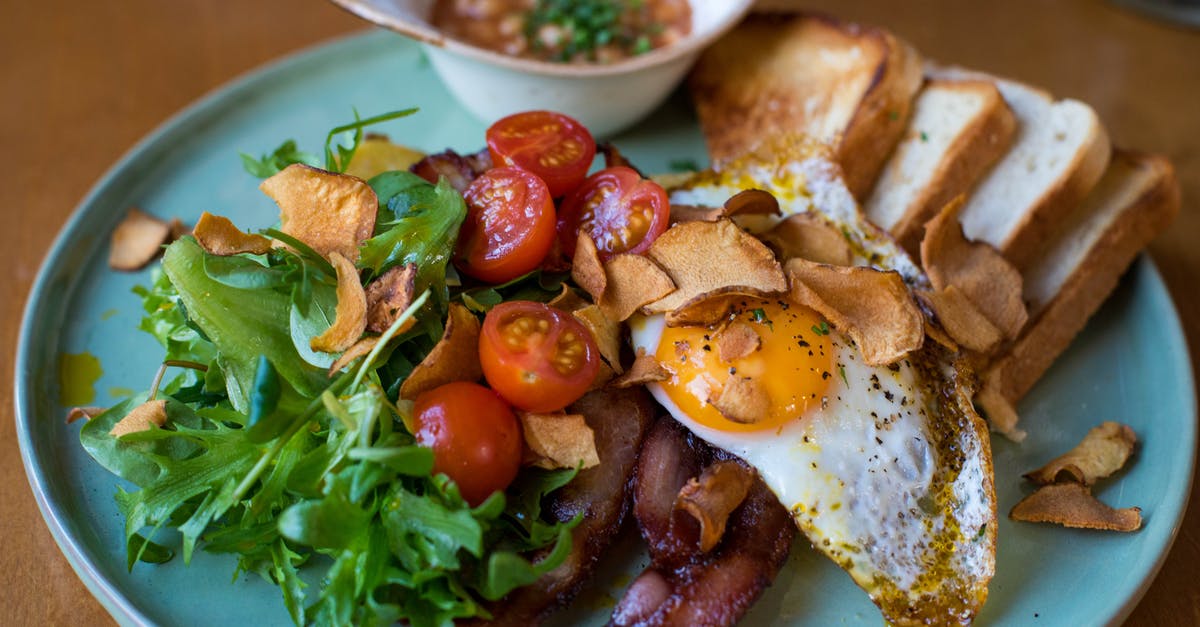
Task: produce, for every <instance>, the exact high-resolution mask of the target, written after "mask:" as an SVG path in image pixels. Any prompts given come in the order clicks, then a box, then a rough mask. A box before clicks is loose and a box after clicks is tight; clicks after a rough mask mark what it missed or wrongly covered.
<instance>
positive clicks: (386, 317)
mask: <svg viewBox="0 0 1200 627" xmlns="http://www.w3.org/2000/svg"><path fill="white" fill-rule="evenodd" d="M416 281H417V264H415V263H409V264H405V265H403V266H395V267H393V268H391V269H389V270H388V271H387V272H384V273H383V275H382V276H380V277H379V278H377V279H375V280H374V281H371V282H370V283H368V284H367V290H366V295H367V330H368V331H370V332H372V333H383V332H384V331H387V330H388V327H390V326H392V323H394V322H395V321H396V318H397V317H399V316H400V314H401V313H402V312H403V311H404V310H405V309H408V306H409V305H411V304H412V301H413V297H414V296H415V295H416V294H415V292H416ZM414 324H416V319H415V318H413V319H411V320H409V322H408V323H406V324H405V325H404V326H402V327H401V328H400V329H399V331H398V332H399V333H403V332H404V331H407V330H408V329H409V328H411V327H412V325H414Z"/></svg>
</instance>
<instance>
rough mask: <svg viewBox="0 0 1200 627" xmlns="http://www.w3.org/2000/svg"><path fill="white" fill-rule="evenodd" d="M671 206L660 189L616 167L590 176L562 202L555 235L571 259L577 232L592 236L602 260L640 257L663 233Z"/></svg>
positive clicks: (634, 173)
mask: <svg viewBox="0 0 1200 627" xmlns="http://www.w3.org/2000/svg"><path fill="white" fill-rule="evenodd" d="M670 211H671V205H670V203H669V202H668V200H667V192H666V191H665V190H663V188H662V186H660V185H659V184H658V183H655V182H654V181H651V180H649V179H643V178H642V176H641V175H640V174H638V173H637V171H635V170H633V169H631V168H626V167H623V166H617V167H613V168H605V169H603V170H600V171H599V172H596V173H595V174H593V175H591V176H589V177H588V178H587V180H585V181H584V182H583V184H582V185H580V186H579V187H578V188H577V189H576V190H575V191H574V192H573V193H572V194H571V195H570V196H567V198H566V199H564V200H563V203H562V207H561V208H560V209H559V212H558V236H559V241H560V243H561V244H562V248H563V252H564V253H566V254H568V255H574V254H575V242H576V240H577V239H578V238H579V233H580V232H584V233H587V234H588V235H591V236H592V240H594V241H595V242H596V249H597V250H598V251H599V252H600V258H601V259H602V260H607V259H608V258H610V257H612V256H613V255H616V254H618V253H640V252H644V251H645V250H646V249H647V248H650V244H652V243H654V240H655V239H658V236H659V235H662V233H663V231H665V230H667V222H669V221H670V217H671V216H670Z"/></svg>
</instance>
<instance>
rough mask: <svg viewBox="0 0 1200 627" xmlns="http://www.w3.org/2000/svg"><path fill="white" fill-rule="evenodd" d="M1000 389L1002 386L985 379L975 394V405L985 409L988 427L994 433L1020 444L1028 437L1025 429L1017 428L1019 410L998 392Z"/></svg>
mask: <svg viewBox="0 0 1200 627" xmlns="http://www.w3.org/2000/svg"><path fill="white" fill-rule="evenodd" d="M1000 389H1002V388H1001V387H1000V386H998V385H995V384H993V383H991V382H989V381H988V379H987V377H985V378H984V380H983V383H982V384H981V385H980V387H979V391H978V392H976V393H975V398H974V401H975V404H976V405H978V406H979V407H981V408H983V413H984V414H986V415H987V421H988V425H989V426H990V427H991V429H992V431H995V432H997V433H999V434H1001V435H1003V436H1004V437H1006V438H1008V439H1010V440H1012V441H1013V442H1020V441H1022V440H1024V439H1025V435H1026V434H1025V431H1024V430H1023V429H1018V428H1017V423H1018V422H1019V421H1020V416H1018V415H1017V410H1016V408H1014V407H1013V406H1012V403H1010V402H1009V401H1008V399H1007V398H1004V395H1003V394H1001V393H1000V392H998V390H1000Z"/></svg>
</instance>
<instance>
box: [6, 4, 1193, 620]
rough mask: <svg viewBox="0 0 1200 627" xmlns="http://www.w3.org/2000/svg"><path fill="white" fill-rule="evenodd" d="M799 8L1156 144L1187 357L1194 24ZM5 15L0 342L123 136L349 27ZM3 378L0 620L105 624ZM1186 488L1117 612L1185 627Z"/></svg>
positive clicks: (1163, 252)
mask: <svg viewBox="0 0 1200 627" xmlns="http://www.w3.org/2000/svg"><path fill="white" fill-rule="evenodd" d="M783 3H784V4H788V2H787V0H783ZM774 4H780V2H778V1H776V2H774ZM797 4H802V5H803V6H809V7H814V6H815V7H818V8H823V9H825V10H827V11H829V12H831V13H836V14H838V15H840V16H842V17H846V18H849V19H854V20H860V21H865V22H871V23H876V24H882V25H887V26H889V27H890V28H891V29H893V30H894V31H895V32H897V33H899V34H900V35H902V36H904V37H905V38H907V39H908V40H909V41H911V42H912V43H913V44H915V45H916V47H917V48H918V49H920V50H921V51H922V52H923V53H924V54H926V55H927V56H929V57H934V58H938V59H943V60H947V61H954V62H957V63H961V64H963V65H967V66H970V67H975V68H980V69H983V70H988V71H991V72H996V73H1000V74H1003V75H1008V76H1012V77H1016V78H1019V79H1021V80H1023V81H1026V82H1029V83H1032V84H1035V85H1041V86H1044V87H1046V88H1048V89H1050V90H1051V91H1053V92H1054V93H1055V94H1057V95H1059V96H1070V97H1074V98H1078V99H1081V100H1084V101H1086V102H1088V103H1091V104H1092V105H1093V106H1094V107H1095V108H1096V110H1097V111H1098V112H1099V114H1100V117H1101V118H1102V119H1103V120H1104V121H1105V123H1106V124H1107V126H1108V129H1109V131H1110V133H1111V135H1112V137H1113V139H1114V142H1116V143H1119V144H1120V145H1122V146H1129V147H1137V148H1141V149H1145V150H1150V151H1155V152H1162V153H1165V154H1167V155H1169V156H1170V157H1171V158H1172V159H1173V160H1174V162H1175V166H1176V167H1177V168H1178V172H1179V177H1180V180H1181V181H1182V184H1183V198H1184V205H1183V211H1182V214H1181V215H1180V216H1179V219H1178V220H1177V221H1176V223H1175V225H1174V226H1173V227H1172V228H1171V229H1170V230H1169V232H1168V233H1166V234H1164V235H1163V236H1162V237H1160V238H1159V239H1158V240H1157V241H1156V242H1155V243H1154V245H1153V246H1152V247H1151V253H1152V255H1153V257H1154V260H1155V261H1156V262H1157V263H1158V267H1159V269H1160V270H1161V272H1162V274H1163V275H1164V277H1165V278H1166V282H1167V284H1168V286H1169V288H1170V291H1171V295H1172V297H1173V298H1174V300H1175V303H1176V306H1177V307H1178V308H1179V313H1180V315H1181V316H1182V318H1183V321H1184V326H1185V328H1186V330H1187V334H1188V342H1189V347H1190V350H1191V355H1192V356H1193V364H1195V363H1196V356H1197V355H1200V289H1198V288H1200V241H1198V240H1200V31H1194V30H1187V29H1184V28H1179V27H1174V26H1170V25H1166V24H1163V23H1161V22H1156V21H1153V20H1150V19H1146V18H1143V17H1141V16H1140V15H1136V14H1132V13H1129V12H1127V11H1125V10H1123V9H1118V8H1115V7H1114V6H1113V5H1111V4H1109V3H1107V2H1097V1H1096V0H1074V1H1062V2H1049V1H1047V2H1003V3H976V2H969V3H960V2H957V1H954V0H945V1H937V2H921V3H912V4H908V3H905V4H903V5H900V4H896V3H893V2H890V1H888V0H875V1H869V0H856V1H851V2H846V1H840V2H837V1H833V0H828V1H815V2H814V1H809V2H798V3H797ZM902 7H903V8H902ZM5 13H6V15H5V19H3V20H0V59H4V61H3V62H2V63H0V120H2V121H0V146H2V150H0V215H3V216H4V218H5V219H7V220H12V222H11V223H9V224H6V225H4V226H2V227H0V251H2V252H3V253H4V254H5V255H7V257H6V258H5V259H4V260H3V261H2V262H0V264H2V265H3V267H4V270H3V272H2V275H0V276H2V277H3V282H2V283H0V308H2V310H3V317H2V323H0V325H2V330H0V332H2V335H0V345H3V346H5V347H8V348H7V349H6V350H8V351H14V350H15V345H16V337H17V329H18V325H19V322H20V318H21V311H22V306H23V303H24V301H25V298H26V296H27V294H28V291H29V288H30V286H31V284H32V281H33V278H34V275H35V273H36V271H37V268H38V266H39V264H40V263H41V260H42V257H43V255H44V254H45V252H46V250H47V248H48V247H49V245H50V243H51V241H52V238H53V237H54V236H55V233H56V232H57V231H58V229H59V228H60V227H61V226H62V224H63V223H64V222H65V221H66V219H67V217H68V215H69V214H70V213H71V211H72V209H73V208H74V207H75V205H76V203H78V202H79V200H80V199H81V198H82V197H83V195H84V194H85V193H86V192H87V190H88V189H89V188H90V187H91V186H92V184H93V183H94V182H95V181H96V180H97V178H98V177H99V176H100V175H101V174H102V173H104V172H105V170H107V169H108V167H109V166H110V165H111V164H112V163H113V162H115V161H116V160H117V159H118V158H119V157H120V156H121V155H122V154H123V153H124V152H125V151H126V150H127V149H128V148H129V147H130V146H131V145H133V143H134V142H135V141H137V140H138V139H139V138H140V137H142V136H143V135H145V134H146V133H148V132H149V131H150V130H151V129H153V128H154V127H156V126H157V125H158V124H160V123H161V122H162V121H163V120H165V119H166V118H167V117H168V116H170V115H171V114H172V113H174V112H175V111H177V110H178V109H180V108H182V107H183V106H185V105H187V104H188V103H189V102H191V101H193V100H195V99H196V98H197V97H199V96H201V95H202V94H204V93H206V92H208V91H209V90H211V89H213V88H215V87H217V86H219V85H221V84H223V83H225V82H226V81H228V80H230V79H231V78H233V77H235V76H237V75H239V74H241V73H243V72H246V71H247V70H250V69H252V68H254V67H256V66H258V65H260V64H262V63H264V62H266V61H270V60H272V59H274V58H276V57H279V56H280V55H283V54H287V53H289V52H292V51H294V50H297V49H299V48H302V47H305V46H310V45H313V44H317V43H320V42H322V41H325V40H327V39H329V38H332V37H336V36H339V35H343V34H346V33H351V32H354V31H357V30H360V29H362V28H364V25H363V24H362V23H361V22H359V21H357V20H356V19H354V18H352V17H351V16H349V15H347V14H345V13H343V12H341V11H340V10H338V9H336V8H334V7H333V6H332V5H330V4H327V3H325V2H322V1H321V0H255V1H253V2H244V1H235V0H170V1H169V2H164V1H163V0H122V1H121V2H119V3H110V2H78V1H67V0H41V1H39V2H10V3H6V9H5ZM9 354H10V355H11V354H12V353H11V352H10V353H9ZM12 380H13V367H12V362H11V361H9V360H0V381H2V382H3V383H0V394H2V396H3V398H0V599H2V600H3V603H2V604H0V606H2V607H3V608H4V610H3V611H4V615H3V618H2V619H0V622H3V623H6V624H12V625H33V624H66V623H72V624H81V625H90V624H110V623H111V619H110V618H109V617H108V615H107V614H106V613H105V611H104V609H103V608H102V607H101V606H100V604H99V603H97V602H96V601H95V600H94V599H93V598H92V597H91V596H90V595H89V594H88V591H87V590H86V589H85V588H84V586H83V584H82V583H81V582H80V580H79V578H78V577H76V575H75V574H74V573H73V572H72V570H71V568H70V566H69V565H68V564H67V561H66V559H65V558H63V556H62V554H61V553H60V552H59V550H58V547H57V546H55V544H54V541H53V540H52V539H51V537H50V533H49V532H48V531H47V528H46V526H45V523H44V522H43V521H42V518H41V516H40V514H39V513H38V510H37V507H36V505H35V504H34V500H33V495H32V493H31V492H30V489H29V486H28V484H27V482H26V479H25V473H24V471H23V469H22V466H21V461H20V457H19V453H18V450H17V443H16V440H15V438H14V427H13V417H12V415H13V401H12V387H11V386H12V383H11V382H12ZM1196 485H1197V486H1200V484H1196ZM1196 490H1197V488H1194V489H1193V498H1192V500H1191V507H1190V508H1189V509H1188V513H1187V517H1186V519H1185V520H1184V523H1183V528H1182V530H1181V532H1180V534H1179V538H1178V539H1177V540H1176V542H1175V546H1174V548H1173V549H1172V551H1171V553H1170V555H1169V556H1168V558H1167V561H1166V563H1165V565H1164V566H1163V569H1162V571H1161V573H1160V574H1159V575H1158V578H1157V579H1156V580H1155V582H1154V584H1153V586H1152V587H1151V588H1150V590H1149V592H1148V593H1147V594H1146V597H1145V598H1144V600H1143V601H1142V602H1141V604H1140V605H1139V606H1138V608H1137V610H1136V611H1135V613H1134V614H1133V616H1132V618H1131V619H1130V620H1129V622H1128V624H1130V625H1197V624H1200V583H1198V582H1200V498H1195V493H1196ZM1148 505H1151V504H1148ZM1113 567H1114V568H1120V565H1118V564H1114V565H1113ZM1081 576H1086V573H1081Z"/></svg>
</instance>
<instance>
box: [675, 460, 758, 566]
mask: <svg viewBox="0 0 1200 627" xmlns="http://www.w3.org/2000/svg"><path fill="white" fill-rule="evenodd" d="M753 483H754V473H753V472H752V471H750V470H749V469H747V468H746V467H745V466H743V465H741V464H739V463H737V462H734V461H720V462H716V463H715V464H713V465H711V466H709V467H708V468H705V469H704V472H702V473H701V474H700V476H699V477H698V478H692V479H689V480H688V482H687V483H685V484H684V485H683V487H682V488H680V490H679V495H678V496H676V497H675V509H679V510H683V511H685V512H687V513H688V514H691V516H692V517H693V518H695V519H696V521H697V522H699V523H700V550H701V551H702V552H704V553H707V552H709V551H711V550H712V549H713V547H715V546H717V544H718V543H720V542H721V537H722V536H724V535H725V523H726V521H728V520H729V515H730V514H731V513H733V510H735V509H737V507H738V505H741V504H742V501H744V500H745V499H746V494H747V493H749V491H750V486H751V485H753Z"/></svg>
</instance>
